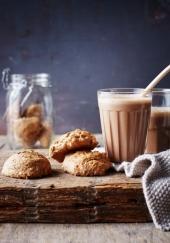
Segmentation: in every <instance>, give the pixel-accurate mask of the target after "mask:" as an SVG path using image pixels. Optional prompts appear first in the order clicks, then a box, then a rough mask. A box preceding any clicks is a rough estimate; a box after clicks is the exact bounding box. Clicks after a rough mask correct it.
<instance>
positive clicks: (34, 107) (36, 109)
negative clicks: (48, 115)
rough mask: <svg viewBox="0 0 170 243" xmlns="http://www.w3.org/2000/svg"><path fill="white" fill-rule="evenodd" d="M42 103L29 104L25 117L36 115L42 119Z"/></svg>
mask: <svg viewBox="0 0 170 243" xmlns="http://www.w3.org/2000/svg"><path fill="white" fill-rule="evenodd" d="M42 108H43V107H42V105H41V104H31V105H29V106H28V107H27V108H26V110H25V111H24V113H23V117H33V116H36V117H38V118H40V119H41V117H42V113H43V109H42Z"/></svg>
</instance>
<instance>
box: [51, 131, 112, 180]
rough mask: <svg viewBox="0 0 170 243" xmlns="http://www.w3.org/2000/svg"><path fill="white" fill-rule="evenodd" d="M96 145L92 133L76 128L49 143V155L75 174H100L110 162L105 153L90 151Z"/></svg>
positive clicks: (106, 168)
mask: <svg viewBox="0 0 170 243" xmlns="http://www.w3.org/2000/svg"><path fill="white" fill-rule="evenodd" d="M97 145H98V142H97V140H96V138H95V136H94V135H93V134H91V133H90V132H88V131H85V130H80V129H76V130H74V131H71V132H68V133H66V134H64V135H62V136H61V137H59V138H58V139H57V140H56V141H55V142H54V143H53V144H52V145H51V147H50V150H49V155H50V157H51V158H53V159H55V160H57V161H58V162H62V163H63V169H64V171H65V172H68V173H70V174H73V175H76V176H97V175H100V176H101V175H104V174H106V171H107V170H108V169H110V168H111V167H112V163H111V162H110V161H109V160H108V158H107V156H106V154H105V153H100V152H98V151H92V150H93V149H94V148H95V147H96V146H97Z"/></svg>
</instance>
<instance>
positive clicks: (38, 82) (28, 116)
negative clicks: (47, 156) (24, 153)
mask: <svg viewBox="0 0 170 243" xmlns="http://www.w3.org/2000/svg"><path fill="white" fill-rule="evenodd" d="M12 76H13V75H12ZM21 78H22V79H19V80H17V81H16V77H15V75H14V77H12V82H11V84H10V88H9V91H8V104H7V127H8V141H9V145H10V147H11V148H13V149H17V148H48V147H49V144H50V142H51V137H52V130H53V129H52V123H53V121H52V96H51V93H50V90H49V88H50V85H49V77H48V75H47V74H36V75H31V77H28V76H24V77H23V76H22V77H21ZM23 79H25V80H26V82H25V85H24V86H22V87H21V85H20V83H22V80H23ZM19 81H20V82H19ZM18 83H19V85H18ZM14 94H15V95H14Z"/></svg>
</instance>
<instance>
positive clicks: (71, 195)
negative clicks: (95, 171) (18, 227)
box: [0, 150, 150, 223]
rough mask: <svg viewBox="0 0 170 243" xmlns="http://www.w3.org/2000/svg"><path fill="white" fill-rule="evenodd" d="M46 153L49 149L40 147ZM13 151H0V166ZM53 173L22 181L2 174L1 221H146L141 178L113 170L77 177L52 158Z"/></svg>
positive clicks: (0, 193) (147, 217)
mask: <svg viewBox="0 0 170 243" xmlns="http://www.w3.org/2000/svg"><path fill="white" fill-rule="evenodd" d="M41 152H43V153H44V154H46V155H47V151H45V150H41ZM12 153H13V152H12V151H6V150H4V151H1V159H0V169H1V167H2V165H3V162H4V161H5V159H6V158H7V157H9V156H10V154H12ZM51 164H52V168H53V175H52V176H51V177H46V178H43V179H34V180H22V179H13V178H9V177H5V176H2V175H1V176H0V222H44V223H45V222H54V223H94V222H146V221H149V220H150V216H149V213H148V210H147V207H146V205H145V200H144V197H143V193H142V186H141V183H140V179H134V178H132V179H129V178H126V177H125V176H124V175H123V174H117V173H114V172H113V171H112V172H110V174H109V175H107V176H102V177H75V176H72V175H69V174H66V173H64V172H63V170H62V168H61V165H60V164H58V163H56V162H55V161H53V160H51Z"/></svg>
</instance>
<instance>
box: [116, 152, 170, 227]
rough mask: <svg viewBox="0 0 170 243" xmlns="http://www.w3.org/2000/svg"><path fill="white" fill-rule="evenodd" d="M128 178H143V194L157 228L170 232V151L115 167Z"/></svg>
mask: <svg viewBox="0 0 170 243" xmlns="http://www.w3.org/2000/svg"><path fill="white" fill-rule="evenodd" d="M113 167H114V168H115V170H116V171H124V172H125V174H126V176H128V177H140V176H143V177H142V186H143V192H144V196H145V199H146V204H147V206H148V209H149V212H150V214H151V217H152V219H153V222H154V224H155V226H156V228H159V229H162V230H164V231H170V149H169V150H167V151H164V152H161V153H159V154H144V155H141V156H139V157H137V158H136V159H135V160H134V161H132V162H131V163H129V162H122V163H121V164H120V165H115V164H114V165H113Z"/></svg>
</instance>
